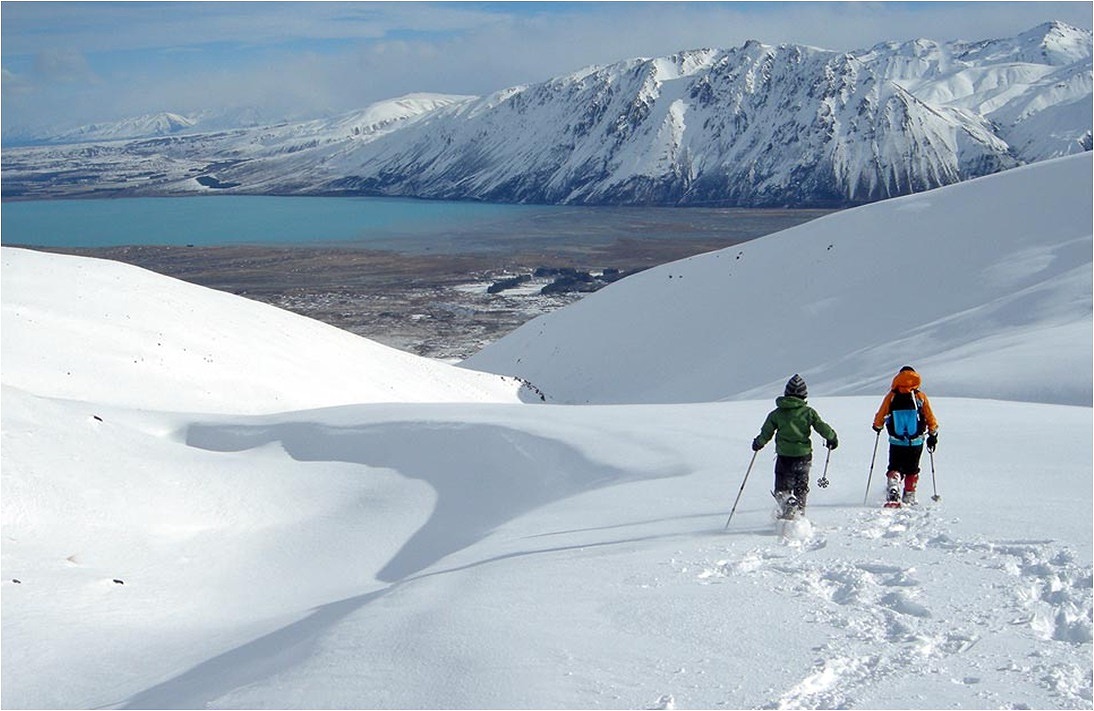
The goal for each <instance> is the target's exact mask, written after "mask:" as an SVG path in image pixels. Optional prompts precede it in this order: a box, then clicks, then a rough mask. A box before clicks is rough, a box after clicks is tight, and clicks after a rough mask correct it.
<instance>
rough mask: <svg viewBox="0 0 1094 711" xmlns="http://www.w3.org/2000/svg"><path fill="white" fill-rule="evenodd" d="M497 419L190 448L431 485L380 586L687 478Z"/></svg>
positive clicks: (236, 435) (304, 431)
mask: <svg viewBox="0 0 1094 711" xmlns="http://www.w3.org/2000/svg"><path fill="white" fill-rule="evenodd" d="M499 414H501V415H502V416H501V417H499V418H498V422H484V423H471V422H462V421H448V422H446V421H443V420H441V421H436V422H425V423H423V422H398V421H385V422H382V423H379V424H375V423H362V424H359V425H347V426H340V427H329V426H322V425H318V424H313V423H309V422H299V423H279V424H276V425H268V426H264V425H252V426H245V425H217V424H209V425H202V424H197V425H194V426H192V427H190V428H189V429H188V430H187V432H186V442H187V444H189V445H191V446H194V447H200V448H202V449H208V450H212V451H221V452H234V451H243V450H249V449H256V448H259V447H262V446H265V445H267V444H270V443H276V444H277V445H278V446H279V447H280V448H282V449H284V450H285V452H286V453H287V454H288V455H289V456H290V457H292V458H293V459H294V460H297V461H302V462H345V463H351V464H360V465H365V466H368V467H370V468H384V469H392V470H394V471H396V472H398V473H399V474H400V475H402V476H405V477H408V478H410V479H416V480H421V481H424V482H425V483H427V484H429V486H430V488H431V489H432V490H433V491H434V492H435V493H436V497H437V500H436V504H435V506H434V508H433V512H432V514H430V516H429V519H428V520H427V521H425V522H424V523H423V525H422V527H421V528H420V529H418V531H417V532H416V533H415V534H414V535H413V536H411V537H410V539H409V540H408V541H407V542H406V544H405V545H404V546H403V547H402V548H401V549H400V551H399V552H398V553H397V554H396V555H395V556H394V557H393V558H392V559H391V560H390V561H389V562H388V563H387V564H386V565H385V566H384V567H383V568H382V569H381V570H380V571H378V572H377V573H376V577H377V579H378V580H381V581H383V582H388V583H392V582H397V581H399V580H403V579H405V578H407V577H409V576H411V575H413V574H415V573H418V572H420V571H422V570H424V569H426V568H428V567H430V566H431V565H433V564H434V563H436V562H437V561H439V560H441V559H443V558H444V557H446V556H447V555H449V554H451V553H453V552H455V551H459V550H461V549H463V548H466V547H467V546H470V545H473V544H474V543H476V542H478V541H479V540H481V539H482V538H484V537H485V536H487V535H488V534H489V533H490V532H491V531H493V530H494V529H496V528H498V527H499V526H501V525H503V524H505V523H506V522H508V521H510V520H511V519H513V518H516V517H518V516H520V515H521V514H524V513H527V512H528V511H530V510H532V509H535V508H539V507H541V506H545V505H547V504H549V503H553V502H555V501H558V500H561V499H565V498H568V497H571V496H575V495H577V494H580V493H582V492H583V491H587V490H590V489H595V488H601V487H608V486H616V485H619V484H622V483H626V482H628V481H634V480H640V479H643V478H652V477H669V476H680V475H683V474H685V473H687V472H686V470H685V469H683V468H682V467H681V466H680V465H679V464H674V463H673V462H672V461H671V460H668V459H666V458H665V456H664V453H663V452H658V451H657V450H656V449H654V448H650V447H648V446H644V445H643V444H642V443H640V442H637V441H635V442H630V443H628V445H627V446H629V447H631V448H633V449H635V450H636V452H639V453H641V454H642V455H643V456H642V457H641V458H642V461H643V465H642V466H641V467H640V468H628V469H622V468H619V467H617V466H613V465H610V464H600V463H597V462H595V461H592V460H590V459H588V458H587V457H586V456H585V455H584V454H583V453H582V451H581V450H580V449H577V448H575V447H574V446H573V445H572V444H571V443H570V442H569V441H567V440H568V439H572V437H570V438H562V439H559V438H557V437H544V436H540V435H538V434H534V433H532V432H529V431H527V430H522V429H519V428H515V427H513V426H511V425H509V424H501V423H511V422H514V421H523V420H525V419H526V418H525V417H524V415H525V414H526V413H523V412H521V411H513V412H505V413H499ZM419 416H420V413H419ZM601 436H603V433H602V435H601ZM617 436H619V435H617Z"/></svg>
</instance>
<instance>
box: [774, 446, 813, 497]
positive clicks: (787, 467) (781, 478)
mask: <svg viewBox="0 0 1094 711" xmlns="http://www.w3.org/2000/svg"><path fill="white" fill-rule="evenodd" d="M812 466H813V455H812V454H807V455H805V456H804V457H787V456H785V455H782V454H777V455H775V493H779V492H780V491H791V492H793V493H794V496H795V497H796V498H797V499H798V506H801V507H802V508H805V498H806V496H808V495H809V470H810V468H812Z"/></svg>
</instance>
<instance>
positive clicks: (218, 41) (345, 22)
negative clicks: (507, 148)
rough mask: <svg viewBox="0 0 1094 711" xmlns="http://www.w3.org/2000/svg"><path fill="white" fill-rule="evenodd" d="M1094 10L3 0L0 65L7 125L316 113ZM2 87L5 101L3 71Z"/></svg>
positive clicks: (957, 32)
mask: <svg viewBox="0 0 1094 711" xmlns="http://www.w3.org/2000/svg"><path fill="white" fill-rule="evenodd" d="M1090 15H1091V5H1090V4H1088V3H1078V2H1071V3H1067V2H1065V3H1049V2H1045V3H1042V2H1002V3H999V2H983V3H979V2H974V3H965V2H929V3H888V2H877V3H851V2H843V3H812V2H774V3H768V2H763V3H761V2H755V3H720V2H648V3H646V2H641V3H631V2H588V3H560V4H558V5H557V6H552V5H551V4H550V3H527V4H522V3H497V4H490V3H485V4H484V3H475V4H464V3H418V2H396V3H372V2H363V3H322V2H318V3H310V2H305V3H297V2H284V3H281V2H273V3H267V2H253V3H251V2H245V3H232V2H217V3H211V2H193V3H140V2H136V3H97V2H86V3H63V4H60V3H5V6H4V25H3V51H4V68H5V70H6V71H8V72H11V73H12V76H19V77H22V78H23V79H24V80H25V81H29V77H28V76H26V75H27V74H28V73H29V71H30V70H29V69H27V68H26V66H25V65H27V63H28V62H27V59H26V58H27V57H28V56H29V55H30V54H32V53H35V54H36V55H37V56H38V57H39V58H38V60H36V61H37V63H38V65H39V66H38V69H39V71H37V72H34V79H35V81H34V86H35V87H36V88H37V89H39V91H36V92H35V93H34V95H33V97H34V101H32V100H31V97H30V96H26V97H24V98H25V99H26V100H25V101H22V102H18V103H15V104H13V105H11V106H8V105H5V108H10V109H12V110H11V111H7V112H5V119H4V121H5V126H7V125H8V124H9V123H10V122H11V121H19V122H22V123H26V122H29V121H35V120H43V119H45V118H48V116H47V115H48V114H49V113H50V112H54V111H55V110H56V109H57V107H64V109H63V110H64V112H65V114H66V116H67V117H68V118H70V119H71V120H73V121H76V120H80V119H83V120H88V121H89V120H104V119H109V118H120V117H122V116H125V115H132V114H137V113H149V112H154V111H163V110H173V111H192V110H197V109H201V108H217V107H219V106H227V105H232V104H234V105H250V106H255V107H260V108H265V109H267V110H269V111H272V112H277V113H282V114H296V115H315V114H318V113H320V112H322V111H325V110H329V111H345V110H351V109H355V108H360V107H362V106H364V105H367V104H368V103H371V102H372V101H378V100H381V99H385V98H390V97H393V96H398V95H400V94H405V93H410V92H414V91H437V92H448V93H457V94H484V93H488V92H491V91H495V90H498V89H501V88H505V87H507V86H512V85H516V84H524V83H531V82H536V81H541V80H544V79H547V78H549V77H552V76H557V75H560V74H565V73H569V72H572V71H575V70H577V69H580V68H582V67H584V66H587V65H590V64H606V63H611V62H615V61H618V60H621V59H625V58H629V57H636V56H658V55H664V54H670V53H672V52H675V51H678V50H682V49H691V48H696V47H733V46H739V45H741V44H743V43H744V42H745V41H746V40H749V39H758V40H760V41H762V42H766V43H770V44H780V43H800V44H809V45H814V46H818V47H824V48H828V49H835V50H851V49H858V48H864V47H869V46H871V45H873V44H875V43H877V42H879V41H884V40H890V39H911V38H915V37H928V38H932V39H938V40H947V39H985V38H992V37H1005V36H1011V35H1014V34H1017V33H1018V32H1022V31H1024V30H1027V29H1029V28H1031V27H1033V26H1035V25H1037V24H1039V23H1041V22H1045V21H1048V20H1052V19H1061V20H1063V21H1066V22H1072V23H1074V24H1078V25H1080V26H1084V27H1089V26H1090V24H1091V23H1090ZM17 60H20V61H22V63H23V66H21V67H20V69H19V70H16V69H15V68H13V66H12V62H14V61H17ZM47 78H49V79H51V80H50V81H48V82H47V81H46V80H47ZM96 81H98V82H99V83H98V85H97V87H95V88H94V89H92V88H91V87H92V84H94V82H96ZM10 83H11V87H12V90H13V91H14V90H15V89H19V88H25V86H23V87H20V85H19V83H18V82H17V81H11V82H10ZM4 84H5V98H8V97H9V95H10V93H11V92H9V89H8V85H9V78H8V75H7V74H6V75H5V79H4ZM77 86H78V87H79V89H80V91H79V93H73V89H74V88H76V87H77ZM35 102H40V103H35ZM9 114H11V115H10V116H9ZM51 123H52V122H51Z"/></svg>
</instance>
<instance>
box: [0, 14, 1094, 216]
mask: <svg viewBox="0 0 1094 711" xmlns="http://www.w3.org/2000/svg"><path fill="white" fill-rule="evenodd" d="M1091 44H1092V40H1091V33H1090V31H1089V30H1083V29H1078V28H1074V27H1070V26H1068V25H1064V24H1061V23H1046V24H1044V25H1042V26H1040V27H1037V28H1034V29H1032V30H1030V31H1029V32H1026V33H1024V34H1022V35H1019V36H1018V37H1014V38H1007V39H1000V40H995V41H990V42H977V43H969V42H961V41H951V42H937V41H932V40H926V39H919V40H914V41H902V42H890V43H883V44H880V45H877V46H875V47H872V48H870V49H867V50H863V51H858V52H851V53H841V52H833V51H829V50H823V49H817V48H813V47H805V46H796V45H780V46H771V45H765V44H762V43H760V42H756V41H752V42H749V43H747V44H745V45H744V46H742V47H738V48H734V49H728V50H727V49H699V50H689V51H682V52H679V53H677V54H675V55H672V56H668V57H658V58H636V59H629V60H625V61H621V62H619V63H616V64H613V65H609V66H597V67H588V68H586V69H583V70H581V71H577V72H574V73H572V74H569V75H566V76H561V77H556V78H554V79H551V80H549V81H546V82H542V83H539V84H532V85H528V86H516V87H510V88H506V89H503V90H500V91H498V92H495V93H494V94H491V95H488V96H484V97H478V98H475V97H433V95H413V96H411V97H403V98H402V99H397V100H393V101H391V102H384V104H383V107H382V109H381V110H380V113H387V112H390V111H391V110H392V109H393V108H395V109H398V111H397V112H396V115H395V116H394V118H393V119H385V120H379V121H377V120H374V119H373V118H370V117H367V116H368V115H369V114H374V113H377V109H375V108H370V109H366V110H365V112H363V114H364V115H365V116H358V115H352V116H347V117H342V118H339V119H336V120H325V121H314V122H307V123H298V124H286V125H281V126H274V127H268V128H262V129H253V130H247V131H234V132H228V133H223V134H201V135H194V136H186V137H182V136H180V137H177V138H175V139H172V140H170V141H164V140H144V141H129V142H114V143H108V144H102V145H94V146H88V145H78V146H70V147H63V146H49V147H38V148H14V149H7V150H5V163H4V169H3V178H4V181H3V183H4V185H3V190H4V195H5V196H6V197H17V196H29V197H59V196H71V195H81V194H90V193H93V194H129V195H132V194H138V195H161V194H185V193H192V192H195V191H210V190H212V191H226V192H237V193H262V194H298V193H304V194H347V193H348V194H372V195H396V196H415V197H426V198H442V199H473V200H487V201H499V202H538V203H625V204H629V203H638V204H670V205H674V204H681V205H709V204H716V205H745V206H783V205H788V204H789V205H796V206H807V205H818V206H830V205H847V204H858V203H865V202H870V201H874V200H878V199H883V198H888V197H892V196H896V195H906V194H909V193H913V192H919V191H922V190H926V189H930V188H933V187H938V186H941V185H948V184H952V183H955V182H959V181H961V180H965V179H968V178H973V177H977V176H981V175H986V174H990V173H994V172H997V171H1000V170H1004V169H1007V168H1011V167H1014V166H1016V165H1021V164H1024V163H1030V162H1035V161H1039V160H1043V159H1047V158H1052V157H1057V156H1064V155H1071V154H1074V153H1079V152H1082V151H1089V150H1091V147H1092V142H1091V141H1092V139H1091V127H1092V125H1094V113H1092V109H1091V95H1092V69H1091ZM431 97H433V98H431ZM400 112H401V113H400ZM103 135H104V136H105V134H103Z"/></svg>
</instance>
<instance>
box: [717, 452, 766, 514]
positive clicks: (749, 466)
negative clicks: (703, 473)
mask: <svg viewBox="0 0 1094 711" xmlns="http://www.w3.org/2000/svg"><path fill="white" fill-rule="evenodd" d="M759 453H760V452H759V450H754V451H753V452H752V459H751V460H749V462H748V469H746V470H745V478H744V481H742V482H741V488H740V489H739V490H738V491H737V498H736V499H735V500H734V501H733V509H732V510H730V512H729V518H727V519H726V526H725V528H723V529H722V530H723V531H724V530H726V528H729V522H730V521H732V520H733V514H734V513H736V512H737V503H738V502H739V501H740V500H741V494H742V493H744V490H745V484H746V483H748V474H749V472H751V471H752V465H753V464H754V463H755V462H756V455H757V454H759Z"/></svg>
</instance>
